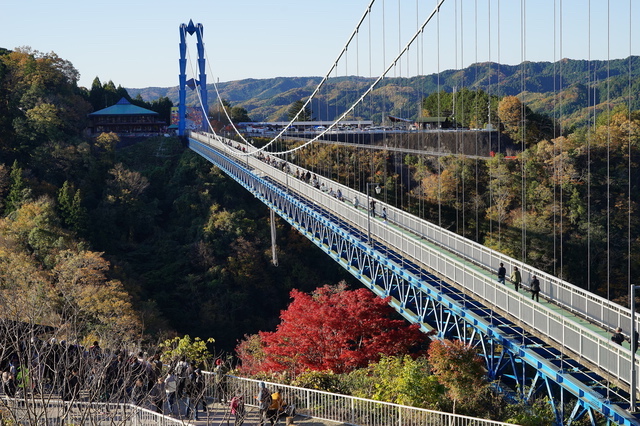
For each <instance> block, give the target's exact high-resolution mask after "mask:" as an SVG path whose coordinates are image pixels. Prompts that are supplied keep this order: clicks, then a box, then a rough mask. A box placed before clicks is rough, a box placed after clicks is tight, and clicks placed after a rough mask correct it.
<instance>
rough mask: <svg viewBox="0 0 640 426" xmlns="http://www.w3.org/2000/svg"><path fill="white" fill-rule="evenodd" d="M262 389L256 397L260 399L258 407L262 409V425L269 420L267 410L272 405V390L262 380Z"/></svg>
mask: <svg viewBox="0 0 640 426" xmlns="http://www.w3.org/2000/svg"><path fill="white" fill-rule="evenodd" d="M259 386H260V391H259V392H258V396H256V399H257V400H258V409H259V410H260V426H263V425H264V424H265V423H266V422H267V412H268V411H269V407H271V392H270V391H269V389H268V388H267V387H266V386H265V384H264V382H260V385H259Z"/></svg>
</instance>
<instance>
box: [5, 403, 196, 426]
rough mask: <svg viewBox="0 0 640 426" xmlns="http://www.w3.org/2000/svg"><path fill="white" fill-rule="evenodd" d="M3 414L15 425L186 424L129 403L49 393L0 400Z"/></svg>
mask: <svg viewBox="0 0 640 426" xmlns="http://www.w3.org/2000/svg"><path fill="white" fill-rule="evenodd" d="M0 410H6V411H8V412H9V414H5V416H4V417H3V419H4V420H7V421H15V423H16V424H25V425H26V424H29V425H30V424H38V425H40V424H42V425H45V424H46V425H49V424H51V425H53V424H55V425H58V424H60V425H62V424H65V425H75V424H77V425H96V426H113V425H131V426H179V425H180V426H189V425H190V423H189V422H187V421H185V420H184V419H176V418H172V417H169V416H163V415H162V414H159V413H156V412H154V411H151V410H147V409H146V408H142V407H138V406H137V405H133V404H125V403H121V404H114V403H103V402H95V401H93V402H83V401H73V402H67V401H62V400H61V399H59V398H53V397H51V396H33V397H29V398H24V397H23V398H8V397H6V396H4V395H3V397H2V398H1V399H0Z"/></svg>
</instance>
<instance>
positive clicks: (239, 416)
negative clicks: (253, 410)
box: [229, 392, 247, 426]
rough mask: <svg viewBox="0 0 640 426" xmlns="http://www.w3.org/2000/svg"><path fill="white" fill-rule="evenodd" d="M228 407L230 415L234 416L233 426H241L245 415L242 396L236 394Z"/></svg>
mask: <svg viewBox="0 0 640 426" xmlns="http://www.w3.org/2000/svg"><path fill="white" fill-rule="evenodd" d="M229 406H230V407H231V414H233V415H234V416H235V422H234V426H241V425H242V423H244V417H245V415H246V414H247V413H246V410H245V408H244V396H243V395H242V394H241V393H240V392H238V393H236V395H235V396H234V397H233V398H231V402H230V403H229Z"/></svg>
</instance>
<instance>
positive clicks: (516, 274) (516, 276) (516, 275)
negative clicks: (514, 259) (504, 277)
mask: <svg viewBox="0 0 640 426" xmlns="http://www.w3.org/2000/svg"><path fill="white" fill-rule="evenodd" d="M511 282H512V283H513V285H514V286H515V287H516V291H518V289H519V288H520V283H521V282H522V275H520V271H519V270H518V267H517V266H515V267H514V268H513V272H512V273H511Z"/></svg>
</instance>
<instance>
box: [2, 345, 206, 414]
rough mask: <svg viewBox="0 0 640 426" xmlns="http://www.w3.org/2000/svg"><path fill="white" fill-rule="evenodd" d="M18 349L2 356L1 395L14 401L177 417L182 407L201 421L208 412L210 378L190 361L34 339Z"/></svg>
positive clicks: (97, 346)
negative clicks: (111, 406) (37, 399)
mask: <svg viewBox="0 0 640 426" xmlns="http://www.w3.org/2000/svg"><path fill="white" fill-rule="evenodd" d="M19 346H20V347H19V349H18V348H16V350H13V351H8V350H6V349H7V348H8V347H10V345H5V346H0V347H3V348H5V350H3V351H1V352H0V355H2V356H1V358H2V359H1V360H0V372H1V378H2V391H3V393H4V394H5V395H7V396H9V397H26V396H28V395H31V394H33V395H36V394H42V395H45V394H52V395H56V394H57V395H59V397H60V399H62V400H63V401H68V402H74V401H96V402H115V403H132V404H136V405H139V406H145V407H148V408H151V409H155V410H156V411H157V412H159V413H163V414H164V413H165V412H166V413H169V414H177V415H181V413H180V403H181V404H182V406H183V407H184V406H186V413H184V415H185V416H186V417H187V418H194V419H196V420H197V419H198V411H199V410H200V409H201V410H202V411H206V410H207V407H206V404H205V399H204V394H205V377H204V375H203V374H202V371H201V370H200V368H198V366H197V365H196V364H195V363H193V362H188V360H187V359H185V358H181V359H176V360H174V361H172V362H171V363H169V364H168V365H163V362H162V361H161V360H160V355H159V354H155V355H152V356H147V355H146V354H145V353H143V352H139V353H137V354H127V353H126V352H125V351H123V350H116V351H111V350H108V349H103V348H101V347H100V345H99V344H98V342H94V344H93V345H92V346H91V347H89V348H86V347H83V346H81V345H78V344H68V343H66V342H64V341H56V339H49V340H38V339H31V340H29V341H25V342H21V343H20V345H19ZM216 383H217V382H216ZM216 386H217V385H216ZM165 407H166V408H165Z"/></svg>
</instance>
